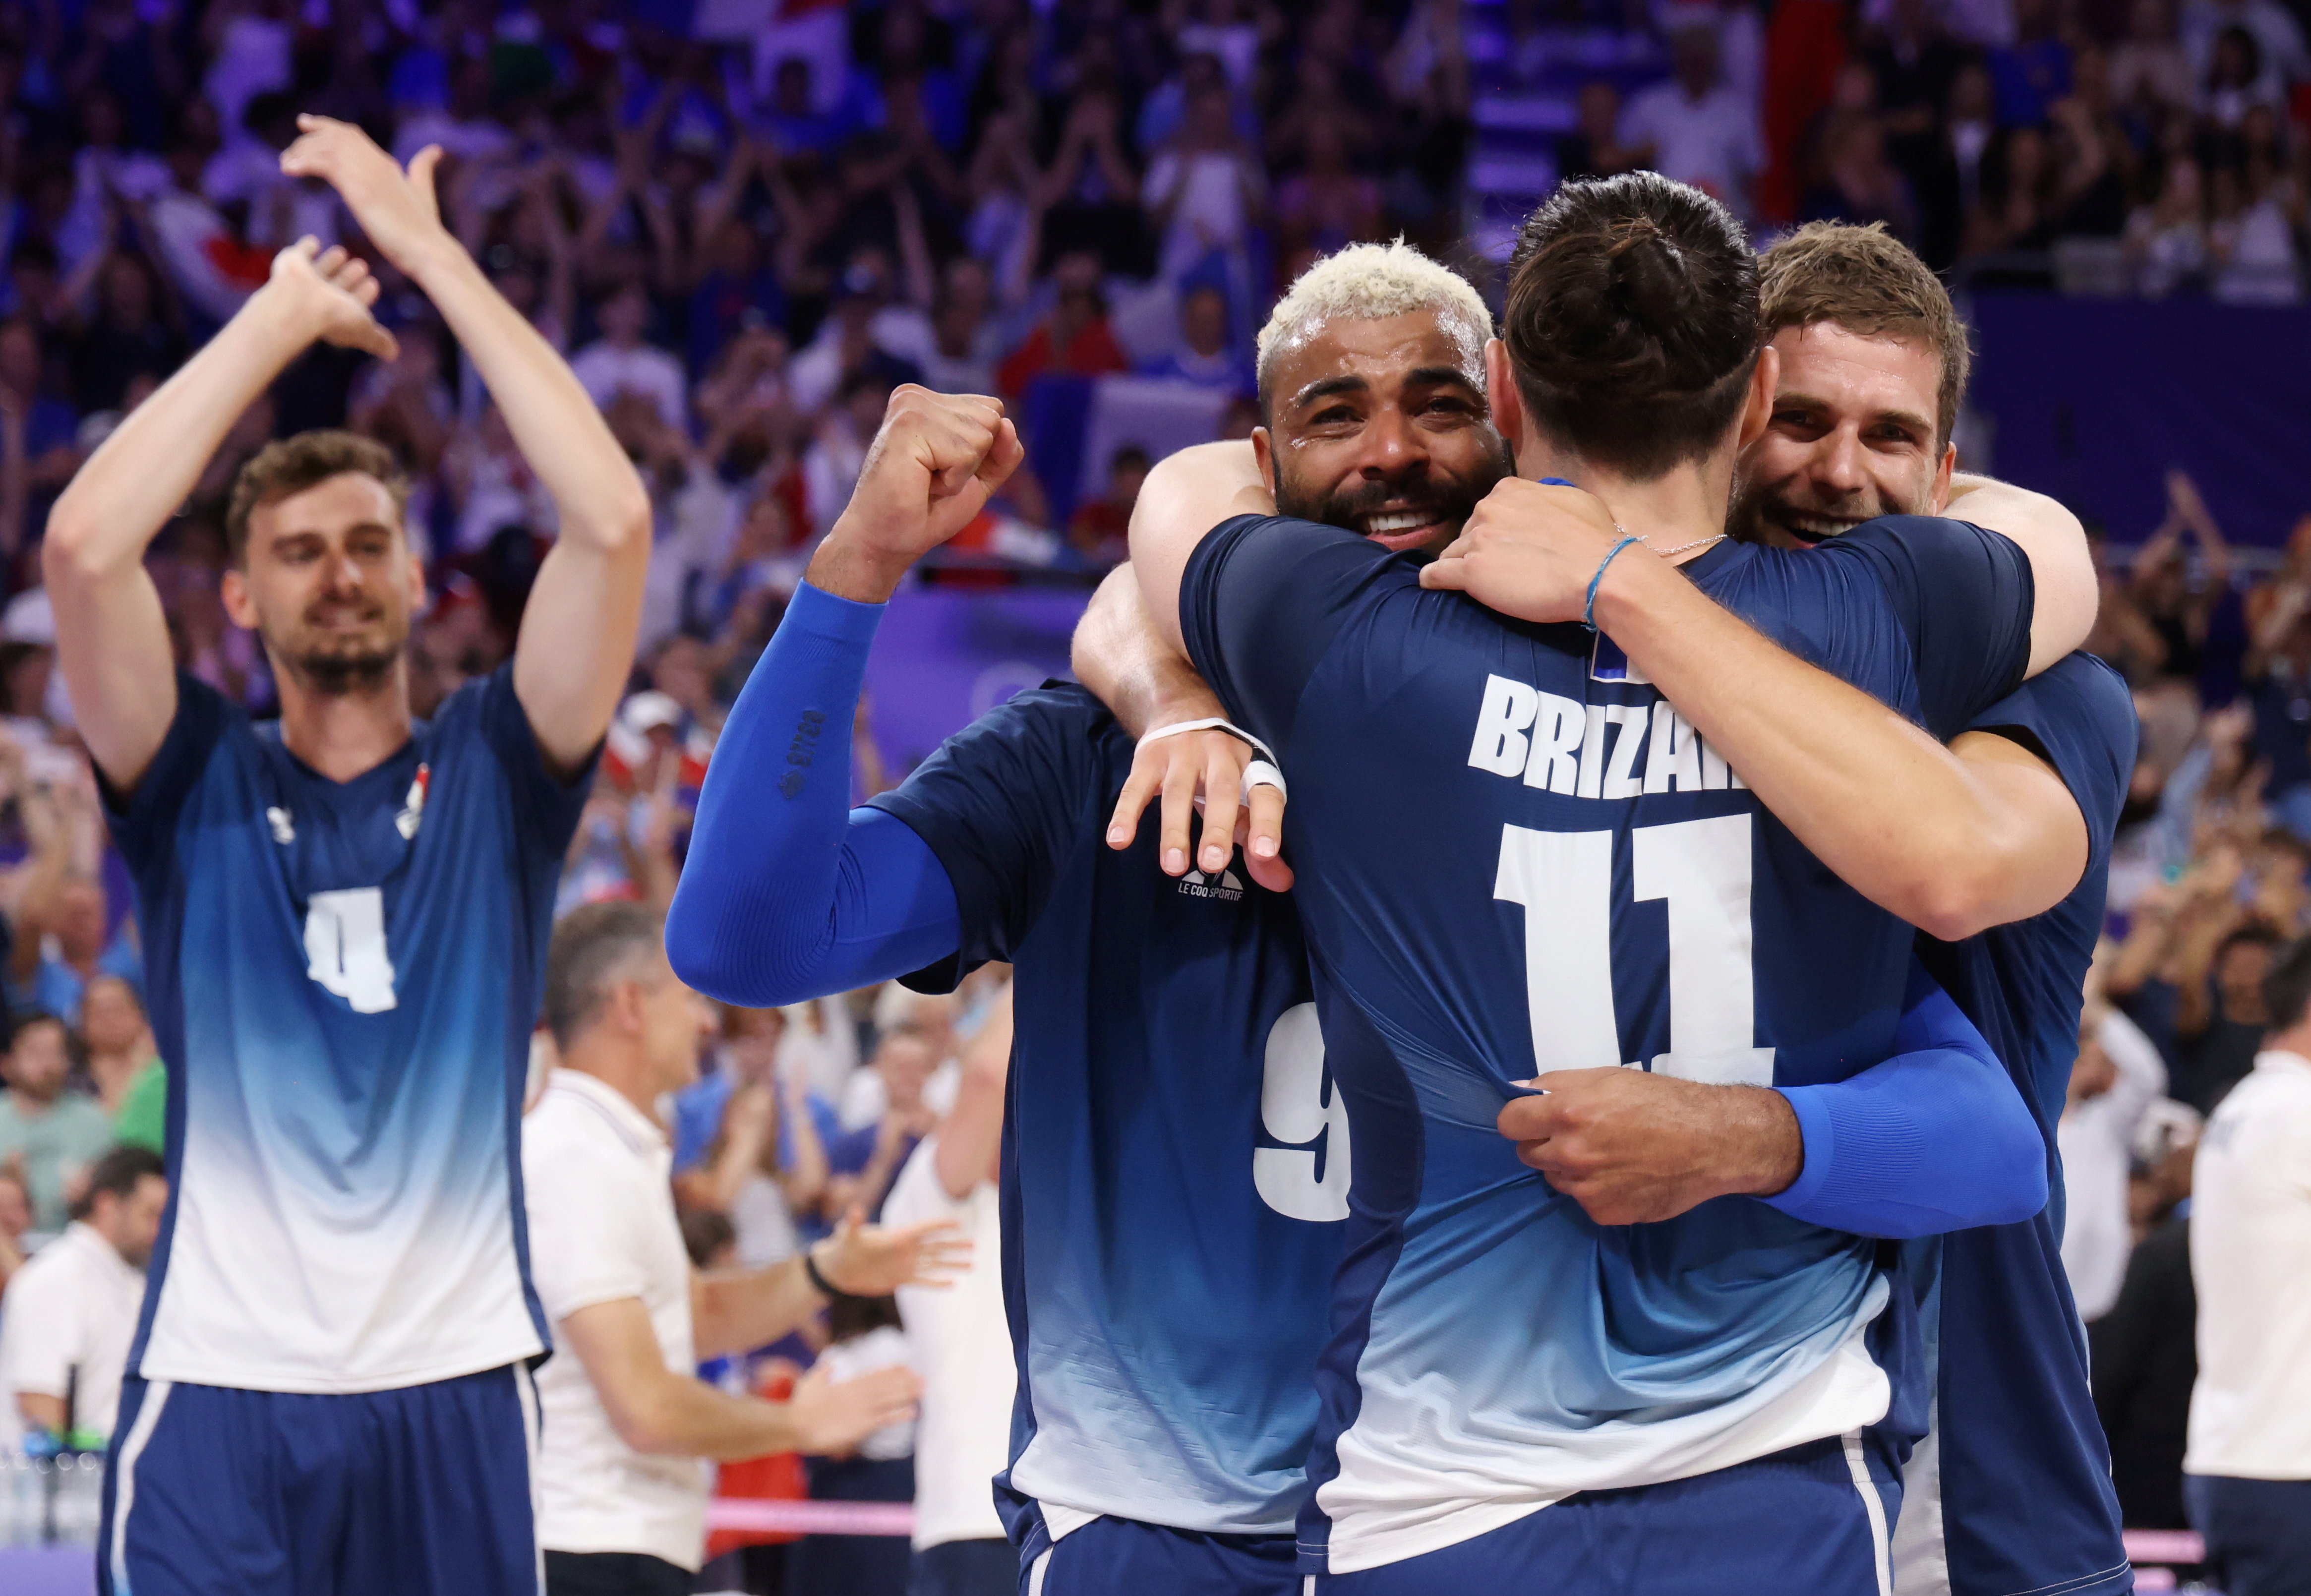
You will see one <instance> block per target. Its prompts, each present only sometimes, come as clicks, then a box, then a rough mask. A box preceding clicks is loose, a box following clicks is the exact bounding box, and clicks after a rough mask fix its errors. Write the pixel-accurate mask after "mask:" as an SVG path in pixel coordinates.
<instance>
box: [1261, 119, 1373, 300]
mask: <svg viewBox="0 0 2311 1596" xmlns="http://www.w3.org/2000/svg"><path fill="white" fill-rule="evenodd" d="M1348 128H1349V124H1348V123H1347V120H1346V118H1341V117H1338V116H1332V117H1321V118H1312V119H1311V120H1310V121H1309V122H1308V124H1307V126H1306V130H1305V132H1304V134H1303V135H1302V139H1301V147H1302V150H1303V152H1304V161H1303V163H1302V165H1301V168H1300V170H1298V171H1297V172H1295V173H1294V174H1293V175H1292V176H1291V177H1289V178H1287V179H1285V180H1284V182H1283V183H1282V184H1281V185H1280V186H1279V187H1278V188H1277V190H1276V231H1277V241H1278V247H1279V249H1280V250H1281V252H1282V255H1283V257H1284V259H1285V261H1286V273H1287V275H1290V273H1291V271H1292V268H1293V264H1294V263H1296V262H1302V261H1305V260H1308V259H1309V258H1311V257H1313V256H1318V255H1330V254H1331V253H1333V252H1334V251H1336V250H1339V249H1346V248H1347V247H1348V246H1349V245H1350V244H1364V243H1374V242H1377V241H1378V240H1379V239H1380V236H1381V225H1380V224H1381V193H1380V185H1379V184H1377V183H1375V182H1374V181H1373V180H1372V179H1370V178H1368V177H1366V176H1365V175H1364V174H1363V173H1362V172H1360V171H1357V170H1356V169H1355V168H1353V167H1352V166H1350V165H1349V164H1348Z"/></svg>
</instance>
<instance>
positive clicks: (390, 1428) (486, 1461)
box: [98, 1367, 543, 1596]
mask: <svg viewBox="0 0 2311 1596" xmlns="http://www.w3.org/2000/svg"><path fill="white" fill-rule="evenodd" d="M536 1435H537V1398H536V1391H535V1389H534V1388H533V1387H532V1386H531V1384H530V1379H529V1372H528V1370H527V1369H525V1368H520V1367H511V1368H503V1369H492V1370H489V1371H487V1372H485V1373H484V1374H468V1375H466V1376H464V1377H463V1378H461V1379H457V1380H443V1381H440V1382H435V1383H433V1384H431V1385H418V1386H411V1387H408V1388H406V1389H405V1390H401V1391H365V1392H362V1393H361V1394H359V1395H353V1396H307V1395H301V1394H297V1393H293V1392H287V1391H232V1390H228V1389H225V1388H223V1387H221V1386H214V1385H183V1384H175V1383H171V1382H169V1381H165V1380H152V1381H146V1380H134V1379H132V1380H129V1381H128V1382H126V1383H125V1384H124V1385H123V1386H122V1388H121V1392H120V1418H119V1423H118V1426H117V1427H116V1429H115V1431H114V1435H113V1447H112V1460H111V1463H112V1466H111V1468H110V1469H109V1470H107V1472H106V1475H105V1482H104V1528H103V1536H102V1539H101V1541H100V1550H101V1553H102V1555H101V1556H100V1557H99V1559H98V1569H99V1576H98V1583H99V1588H100V1592H101V1596H538V1590H539V1587H540V1584H541V1582H542V1578H543V1575H542V1574H541V1572H540V1562H539V1557H538V1550H537V1528H536V1520H535V1517H534V1514H533V1513H532V1511H531V1504H530V1495H529V1460H530V1457H531V1455H532V1452H533V1449H534V1447H535V1445H536Z"/></svg>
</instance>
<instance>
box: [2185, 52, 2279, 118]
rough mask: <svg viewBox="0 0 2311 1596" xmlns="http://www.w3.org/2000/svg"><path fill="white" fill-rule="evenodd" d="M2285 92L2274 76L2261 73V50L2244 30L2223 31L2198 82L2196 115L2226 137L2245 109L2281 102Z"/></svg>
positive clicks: (2262, 70)
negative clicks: (2204, 119)
mask: <svg viewBox="0 0 2311 1596" xmlns="http://www.w3.org/2000/svg"><path fill="white" fill-rule="evenodd" d="M2283 92H2284V91H2283V89H2282V87H2281V85H2280V82H2279V79H2278V76H2277V74H2274V73H2271V72H2268V71H2266V70H2265V69H2264V67H2263V46H2262V45H2261V44H2259V43H2257V42H2256V40H2255V37H2254V34H2253V33H2251V32H2249V31H2247V30H2246V29H2245V28H2237V27H2232V28H2225V29H2224V30H2223V31H2221V32H2219V33H2218V34H2216V35H2215V41H2214V48H2213V50H2212V52H2211V54H2210V55H2209V56H2208V57H2207V66H2206V71H2205V73H2204V74H2202V76H2201V78H2200V80H2199V96H2198V108H2199V114H2200V115H2201V116H2202V117H2204V118H2206V119H2207V120H2208V121H2209V122H2211V123H2212V124H2213V125H2214V126H2217V127H2219V128H2220V129H2222V130H2223V131H2224V132H2226V133H2228V132H2231V131H2234V130H2235V129H2237V126H2238V125H2239V123H2240V122H2241V121H2242V120H2243V119H2244V118H2246V113H2247V111H2248V109H2250V108H2252V107H2254V106H2272V105H2276V104H2278V103H2279V102H2280V98H2281V96H2282V94H2283Z"/></svg>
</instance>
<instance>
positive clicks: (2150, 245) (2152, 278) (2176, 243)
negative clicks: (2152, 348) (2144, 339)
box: [2125, 156, 2209, 299]
mask: <svg viewBox="0 0 2311 1596" xmlns="http://www.w3.org/2000/svg"><path fill="white" fill-rule="evenodd" d="M2125 240H2126V254H2127V258H2128V260H2129V261H2130V262H2132V265H2133V267H2134V275H2135V284H2136V286H2137V288H2138V289H2139V290H2140V291H2141V292H2142V293H2144V294H2146V295H2148V296H2149V297H2150V298H2152V299H2158V298H2162V297H2164V296H2165V295H2167V294H2169V293H2172V292H2175V291H2176V290H2177V289H2179V288H2185V287H2189V286H2193V285H2194V284H2195V283H2198V282H2199V281H2200V280H2202V278H2203V276H2204V275H2205V273H2206V270H2207V262H2208V254H2209V251H2208V247H2207V223H2206V195H2205V192H2204V190H2203V189H2202V187H2201V185H2200V179H2199V163H2198V162H2197V161H2193V160H2191V159H2190V158H2189V157H2187V156H2176V157H2174V158H2172V159H2170V160H2169V161H2167V169H2166V171H2165V173H2164V175H2163V176H2162V177H2161V178H2160V179H2159V184H2158V195H2157V197H2156V198H2154V199H2152V200H2150V202H2149V203H2147V204H2143V205H2136V206H2135V207H2134V210H2133V211H2132V214H2129V215H2128V217H2127V219H2126V233H2125Z"/></svg>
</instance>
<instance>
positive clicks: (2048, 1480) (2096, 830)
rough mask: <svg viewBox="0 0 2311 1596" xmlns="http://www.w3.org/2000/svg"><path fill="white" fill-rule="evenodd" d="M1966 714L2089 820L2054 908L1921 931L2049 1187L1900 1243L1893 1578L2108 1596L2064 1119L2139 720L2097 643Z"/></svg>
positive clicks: (1923, 1588) (1964, 1594) (2108, 1525)
mask: <svg viewBox="0 0 2311 1596" xmlns="http://www.w3.org/2000/svg"><path fill="white" fill-rule="evenodd" d="M1974 724H1975V727H1976V728H1980V729H1983V730H1990V731H1996V732H1999V733H2000V734H2001V735H2002V736H2005V737H2011V738H2013V739H2014V740H2015V741H2017V742H2019V743H2021V744H2023V745H2024V746H2027V747H2030V748H2033V749H2035V750H2036V752H2037V753H2039V754H2042V755H2043V756H2044V757H2045V760H2046V762H2047V763H2049V764H2051V765H2053V766H2054V771H2055V773H2056V774H2058V775H2059V776H2061V777H2062V781H2063V783H2064V785H2065V786H2067V787H2068V788H2069V789H2070V791H2071V797H2072V798H2075V799H2077V801H2078V806H2079V812H2080V815H2082V816H2083V817H2084V818H2085V820H2086V826H2087V842H2088V855H2087V868H2086V872H2085V874H2084V875H2083V876H2080V880H2079V884H2078V885H2077V886H2076V887H2074V888H2072V889H2071V893H2070V894H2069V895H2068V896H2067V897H2065V898H2064V899H2063V900H2062V902H2061V903H2057V904H2056V905H2055V906H2054V908H2052V909H2049V910H2048V911H2046V912H2045V913H2044V914H2040V915H2036V916H2035V917H2033V918H2031V919H2029V920H2019V921H2017V922H2015V923H2014V924H2012V925H2004V926H1994V927H1993V928H1992V929H1989V930H1987V931H1984V933H1983V934H1982V935H1981V936H1979V937H1973V938H1967V940H1966V941H1964V942H1960V943H1955V944H1953V943H1946V942H1937V941H1935V940H1933V939H1932V938H1929V937H1923V936H1922V937H1921V938H1919V939H1918V954H1919V957H1920V959H1921V961H1922V962H1923V964H1925V965H1926V967H1927V968H1928V969H1930V970H1932V972H1934V974H1935V976H1936V977H1937V978H1938V979H1939V980H1940V981H1941V983H1942V985H1943V987H1944V989H1945V990H1948V991H1949V995H1950V997H1951V998H1952V999H1954V1000H1955V1001H1956V1002H1957V1003H1958V1007H1959V1008H1960V1009H1961V1010H1962V1011H1964V1013H1965V1014H1966V1015H1967V1017H1968V1018H1969V1019H1971V1020H1973V1021H1974V1023H1975V1026H1976V1027H1977V1028H1978V1029H1979V1030H1980V1031H1981V1032H1982V1033H1983V1035H1984V1037H1985V1038H1986V1039H1987V1040H1988V1041H1989V1042H1990V1043H1991V1045H1992V1047H1993V1050H1994V1051H1996V1052H1997V1053H1998V1055H1999V1057H2000V1058H2001V1059H2002V1060H2005V1062H2006V1066H2007V1068H2008V1069H2009V1070H2010V1072H2011V1073H2012V1074H2013V1076H2014V1077H2015V1079H2016V1082H2017V1084H2018V1085H2019V1086H2021V1088H2022V1096H2023V1100H2024V1101H2025V1102H2026V1103H2028V1104H2029V1105H2030V1110H2031V1112H2032V1114H2033V1115H2034V1116H2035V1117H2036V1120H2037V1121H2038V1128H2039V1130H2040V1132H2041V1134H2042V1135H2043V1136H2044V1137H2045V1147H2046V1158H2047V1162H2048V1165H2049V1173H2050V1176H2051V1180H2050V1187H2051V1190H2052V1191H2053V1194H2054V1195H2053V1200H2052V1201H2051V1202H2050V1203H2049V1204H2048V1205H2047V1207H2046V1209H2045V1211H2044V1212H2043V1213H2040V1214H2039V1215H2037V1216H2036V1217H2035V1218H2031V1219H2027V1220H2024V1221H2023V1222H2021V1223H2020V1224H2018V1225H1980V1226H1976V1227H1975V1228H1973V1229H1970V1230H1961V1231H1957V1232H1954V1233H1952V1234H1949V1235H1945V1236H1929V1237H1926V1238H1924V1239H1923V1240H1920V1241H1916V1242H1912V1243H1907V1251H1909V1252H1910V1253H1911V1254H1912V1271H1913V1275H1914V1280H1915V1283H1916V1286H1917V1287H1918V1289H1919V1290H1920V1291H1921V1293H1922V1295H1923V1304H1922V1306H1923V1331H1924V1336H1923V1339H1924V1345H1925V1350H1926V1354H1927V1356H1928V1359H1929V1362H1930V1365H1931V1367H1932V1371H1933V1393H1934V1394H1933V1434H1932V1441H1931V1442H1930V1443H1927V1444H1923V1445H1921V1446H1920V1447H1919V1448H1918V1449H1917V1452H1915V1454H1914V1455H1913V1456H1912V1458H1911V1460H1910V1467H1909V1470H1908V1473H1907V1475H1906V1477H1905V1483H1904V1490H1903V1500H1902V1517H1901V1522H1900V1524H1899V1525H1898V1527H1897V1531H1896V1533H1895V1537H1894V1557H1895V1583H1897V1585H1898V1586H1899V1587H1900V1588H1901V1590H1902V1591H1903V1592H1905V1596H1938V1593H1940V1592H1949V1593H1950V1596H2008V1593H2009V1592H2016V1591H2036V1592H2060V1593H2061V1596H2109V1593H2110V1592H2120V1591H2124V1590H2126V1589H2128V1588H2129V1587H2130V1585H2131V1583H2132V1571H2131V1568H2130V1566H2129V1565H2128V1562H2127V1558H2126V1552H2125V1548H2124V1546H2123V1545H2122V1544H2121V1543H2120V1540H2119V1512H2118V1500H2117V1496H2116V1495H2115V1493H2114V1492H2113V1490H2112V1489H2111V1483H2110V1445H2109V1443H2108V1442H2107V1441H2106V1439H2105V1438H2104V1435H2103V1430H2102V1423H2101V1420H2100V1419H2099V1418H2098V1417H2097V1416H2096V1413H2095V1409H2094V1394H2093V1391H2091V1389H2090V1388H2089V1383H2088V1368H2087V1345H2086V1334H2085V1328H2084V1327H2083V1326H2082V1325H2081V1324H2080V1322H2079V1313H2078V1308H2077V1305H2076V1304H2074V1303H2073V1302H2072V1301H2071V1288H2070V1280H2069V1278H2068V1277H2067V1276H2066V1275H2065V1274H2064V1272H2063V1269H2062V1172H2061V1170H2060V1168H2059V1167H2056V1156H2055V1142H2054V1127H2055V1125H2056V1123H2057V1122H2058V1121H2060V1120H2061V1119H2062V1103H2063V1099H2064V1096H2065V1095H2066V1094H2067V1092H2068V1090H2069V1087H2070V1079H2071V1062H2072V1061H2073V1060H2075V1059H2076V1058H2077V1056H2078V1040H2079V1009H2080V994H2081V990H2082V989H2083V987H2084V985H2085V981H2086V973H2087V966H2088V965H2089V964H2091V963H2092V962H2093V960H2094V949H2095V940H2096V938H2097V936H2098V935H2099V934H2100V932H2101V929H2102V916H2103V903H2104V899H2105V896H2106V885H2107V882H2108V876H2109V873H2110V848H2111V839H2112V836H2113V834H2114V833H2115V832H2116V831H2117V829H2118V815H2119V810H2120V808H2121V807H2122V806H2124V803H2125V801H2126V788H2127V783H2128V781H2129V780H2130V779H2131V778H2132V776H2133V774H2134V756H2135V745H2136V741H2137V737H2138V732H2139V728H2138V727H2137V724H2136V720H2135V714H2134V700H2133V696H2132V694H2131V693H2129V692H2128V691H2127V687H2126V684H2125V683H2124V681H2122V680H2121V679H2120V678H2119V676H2118V673H2116V672H2115V671H2114V670H2112V669H2111V668H2110V667H2108V666H2106V665H2105V664H2103V662H2102V661H2101V660H2099V659H2097V658H2094V657H2093V656H2092V655H2089V654H2072V655H2071V656H2070V657H2068V658H2064V659H2060V660H2057V661H2055V663H2054V665H2053V666H2052V667H2049V668H2048V669H2047V670H2046V671H2045V674H2043V675H2041V676H2036V677H2034V678H2032V679H2031V680H2030V681H2028V682H2025V683H2024V684H2023V685H2021V686H2020V687H2019V688H2018V689H2017V690H2016V691H2015V692H2014V693H2011V694H2010V695H2009V696H2008V697H2006V698H2004V699H2002V700H2001V701H2000V702H1998V703H1996V704H1993V706H1991V707H1990V708H1989V709H1987V710H1985V711H1983V713H1982V714H1981V715H1979V716H1978V717H1976V718H1975V722H1974Z"/></svg>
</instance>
